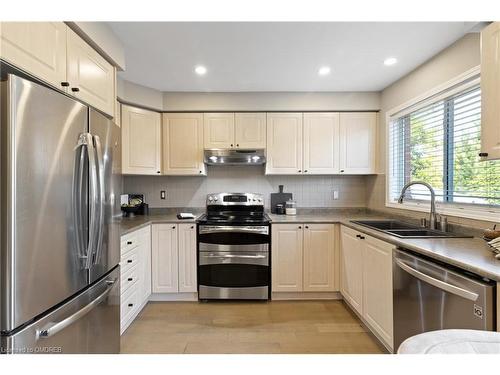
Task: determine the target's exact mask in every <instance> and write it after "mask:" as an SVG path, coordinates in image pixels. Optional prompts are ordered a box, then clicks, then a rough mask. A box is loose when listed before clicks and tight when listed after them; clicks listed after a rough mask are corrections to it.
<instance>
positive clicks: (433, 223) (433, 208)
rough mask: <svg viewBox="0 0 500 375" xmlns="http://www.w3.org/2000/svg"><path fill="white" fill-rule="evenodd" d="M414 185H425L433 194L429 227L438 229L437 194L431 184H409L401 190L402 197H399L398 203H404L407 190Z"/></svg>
mask: <svg viewBox="0 0 500 375" xmlns="http://www.w3.org/2000/svg"><path fill="white" fill-rule="evenodd" d="M412 185H423V186H425V187H426V188H427V189H429V191H430V192H431V212H430V215H429V227H430V228H431V229H437V220H436V193H435V192H434V189H433V188H432V186H431V185H430V184H428V183H427V182H425V181H411V182H408V183H407V184H406V185H405V186H403V189H401V195H400V196H399V199H398V203H399V204H401V203H403V199H404V196H405V193H406V190H407V189H408V188H409V187H410V186H412Z"/></svg>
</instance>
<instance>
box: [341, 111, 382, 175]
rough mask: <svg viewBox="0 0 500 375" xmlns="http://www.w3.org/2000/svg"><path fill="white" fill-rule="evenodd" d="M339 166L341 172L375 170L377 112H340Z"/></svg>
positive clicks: (369, 172)
mask: <svg viewBox="0 0 500 375" xmlns="http://www.w3.org/2000/svg"><path fill="white" fill-rule="evenodd" d="M339 121H340V122H339V123H340V147H339V152H340V157H339V162H340V165H339V168H340V173H342V174H371V173H375V172H376V157H375V156H376V153H375V148H376V131H377V113H374V112H351V113H341V114H340V117H339Z"/></svg>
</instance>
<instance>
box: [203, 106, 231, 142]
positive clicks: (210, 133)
mask: <svg viewBox="0 0 500 375" xmlns="http://www.w3.org/2000/svg"><path fill="white" fill-rule="evenodd" d="M203 133H204V139H205V142H204V146H205V148H226V149H227V148H233V147H234V113H205V114H204V115H203Z"/></svg>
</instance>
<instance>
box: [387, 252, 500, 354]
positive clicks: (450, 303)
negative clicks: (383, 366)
mask: <svg viewBox="0 0 500 375" xmlns="http://www.w3.org/2000/svg"><path fill="white" fill-rule="evenodd" d="M393 262H394V267H393V303H394V351H395V352H396V351H397V349H398V347H399V345H400V344H401V343H402V342H403V341H404V340H406V339H407V338H408V337H411V336H414V335H416V334H419V333H423V332H428V331H435V330H439V329H449V328H467V329H477V330H486V331H494V330H495V328H496V327H495V326H496V322H495V320H496V318H495V298H496V295H495V293H496V290H495V289H496V288H495V285H496V284H495V283H494V282H492V281H490V280H488V279H484V278H481V277H480V276H476V275H473V274H471V273H467V272H465V271H462V270H457V269H455V268H451V267H449V266H446V265H443V264H441V263H438V262H435V261H433V260H430V259H428V258H425V257H422V256H419V255H415V254H413V253H411V252H409V251H406V250H403V249H398V250H396V251H395V252H394V255H393Z"/></svg>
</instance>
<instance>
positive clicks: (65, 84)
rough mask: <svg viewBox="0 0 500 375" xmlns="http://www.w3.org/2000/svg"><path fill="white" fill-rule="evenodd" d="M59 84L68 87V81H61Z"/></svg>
mask: <svg viewBox="0 0 500 375" xmlns="http://www.w3.org/2000/svg"><path fill="white" fill-rule="evenodd" d="M61 86H62V87H68V86H69V82H66V81H64V82H61Z"/></svg>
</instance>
